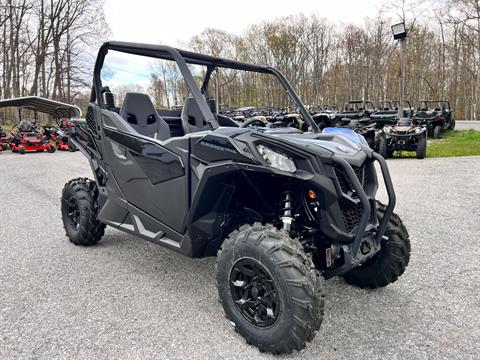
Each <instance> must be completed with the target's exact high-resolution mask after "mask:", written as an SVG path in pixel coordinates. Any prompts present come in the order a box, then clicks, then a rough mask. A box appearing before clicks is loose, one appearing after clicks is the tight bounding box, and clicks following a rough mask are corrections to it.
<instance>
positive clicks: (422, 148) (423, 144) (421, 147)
mask: <svg viewBox="0 0 480 360" xmlns="http://www.w3.org/2000/svg"><path fill="white" fill-rule="evenodd" d="M416 153H417V159H424V158H425V156H426V155H427V139H426V137H425V136H422V137H421V138H420V139H419V140H418V143H417V151H416Z"/></svg>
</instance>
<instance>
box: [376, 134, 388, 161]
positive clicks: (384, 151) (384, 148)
mask: <svg viewBox="0 0 480 360" xmlns="http://www.w3.org/2000/svg"><path fill="white" fill-rule="evenodd" d="M378 153H379V154H380V155H382V156H383V158H384V159H387V158H388V143H387V139H385V138H384V137H383V136H382V137H381V138H380V140H379V141H378Z"/></svg>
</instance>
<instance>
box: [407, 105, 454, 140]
mask: <svg viewBox="0 0 480 360" xmlns="http://www.w3.org/2000/svg"><path fill="white" fill-rule="evenodd" d="M415 122H416V123H417V124H418V125H424V126H426V127H427V129H428V135H429V136H432V137H433V138H435V139H438V138H440V136H441V135H442V132H443V131H445V130H453V129H455V119H454V118H453V113H452V110H451V109H450V103H449V102H448V101H446V100H422V101H419V102H418V104H417V111H416V113H415Z"/></svg>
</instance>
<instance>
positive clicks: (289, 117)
mask: <svg viewBox="0 0 480 360" xmlns="http://www.w3.org/2000/svg"><path fill="white" fill-rule="evenodd" d="M274 127H276V128H282V127H290V128H296V129H300V130H302V131H307V130H308V124H307V123H306V122H305V121H304V120H303V118H302V116H301V115H300V113H299V111H298V109H296V108H294V107H288V108H285V109H283V110H282V111H280V112H277V113H276V114H275V120H274Z"/></svg>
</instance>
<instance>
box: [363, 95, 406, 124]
mask: <svg viewBox="0 0 480 360" xmlns="http://www.w3.org/2000/svg"><path fill="white" fill-rule="evenodd" d="M399 106H400V101H399V100H386V101H383V103H381V104H380V107H379V108H378V109H377V110H375V112H374V113H373V114H371V115H370V119H372V121H373V122H375V127H376V128H377V129H383V127H384V126H385V125H396V124H397V122H398V120H399V119H398V107H399ZM413 115H414V112H413V109H412V106H411V105H410V102H408V101H404V102H403V112H402V118H405V119H411V118H412V117H413Z"/></svg>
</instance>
